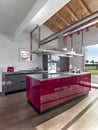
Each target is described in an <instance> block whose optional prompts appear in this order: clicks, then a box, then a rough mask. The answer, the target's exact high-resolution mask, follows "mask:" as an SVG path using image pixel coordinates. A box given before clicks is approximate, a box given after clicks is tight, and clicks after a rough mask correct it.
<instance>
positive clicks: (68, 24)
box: [56, 13, 70, 26]
mask: <svg viewBox="0 0 98 130" xmlns="http://www.w3.org/2000/svg"><path fill="white" fill-rule="evenodd" d="M56 15H57V16H58V17H59V18H60V19H61V20H62V21H63V22H64V23H65V24H66V25H67V26H70V23H69V22H68V21H67V20H66V19H65V18H64V17H62V16H61V15H60V14H58V13H57V14H56Z"/></svg>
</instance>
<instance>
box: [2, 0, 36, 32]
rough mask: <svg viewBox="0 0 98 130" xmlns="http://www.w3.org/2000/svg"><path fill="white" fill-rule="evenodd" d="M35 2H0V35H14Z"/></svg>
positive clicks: (19, 0)
mask: <svg viewBox="0 0 98 130" xmlns="http://www.w3.org/2000/svg"><path fill="white" fill-rule="evenodd" d="M35 1H36V0H0V33H4V34H13V33H15V31H16V29H17V28H18V26H19V25H20V23H21V22H22V20H23V19H24V17H25V16H26V15H27V13H28V12H29V10H30V9H31V7H32V5H33V4H34V2H35Z"/></svg>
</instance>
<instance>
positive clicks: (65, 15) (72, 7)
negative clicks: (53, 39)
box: [44, 0, 98, 32]
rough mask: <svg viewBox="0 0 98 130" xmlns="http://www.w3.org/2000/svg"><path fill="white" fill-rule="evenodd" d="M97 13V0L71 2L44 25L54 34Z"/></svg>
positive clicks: (75, 0)
mask: <svg viewBox="0 0 98 130" xmlns="http://www.w3.org/2000/svg"><path fill="white" fill-rule="evenodd" d="M97 11H98V0H71V1H70V2H69V3H68V4H67V5H65V6H64V7H63V8H62V9H60V10H59V11H58V12H57V13H56V14H55V15H54V16H52V17H51V18H50V19H49V20H47V21H46V22H45V23H44V25H46V26H47V27H48V28H50V29H51V30H52V31H54V32H58V31H60V30H62V29H64V28H67V27H69V26H71V25H73V24H75V23H77V22H79V21H81V20H82V19H83V18H86V17H87V16H90V15H92V14H93V13H95V12H97Z"/></svg>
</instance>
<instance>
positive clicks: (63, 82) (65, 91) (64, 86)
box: [60, 77, 70, 103]
mask: <svg viewBox="0 0 98 130" xmlns="http://www.w3.org/2000/svg"><path fill="white" fill-rule="evenodd" d="M69 85H70V84H69V77H65V78H60V88H61V89H60V103H62V102H64V101H66V100H67V99H68V98H69Z"/></svg>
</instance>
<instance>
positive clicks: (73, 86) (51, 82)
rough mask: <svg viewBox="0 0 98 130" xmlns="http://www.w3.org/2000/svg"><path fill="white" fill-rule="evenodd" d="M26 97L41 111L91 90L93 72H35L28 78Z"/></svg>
mask: <svg viewBox="0 0 98 130" xmlns="http://www.w3.org/2000/svg"><path fill="white" fill-rule="evenodd" d="M26 87H27V90H26V97H27V99H28V101H29V102H30V103H31V104H32V105H33V106H34V107H35V108H36V109H37V111H38V112H39V113H43V112H44V111H46V110H48V109H50V108H52V107H54V106H57V105H59V104H61V103H63V102H66V101H68V100H70V99H73V98H75V97H78V96H80V95H84V94H87V93H88V92H89V91H90V90H91V74H90V73H86V72H82V73H58V74H48V73H43V74H33V75H28V76H27V78H26Z"/></svg>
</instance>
